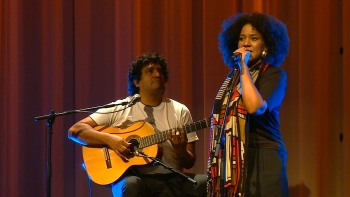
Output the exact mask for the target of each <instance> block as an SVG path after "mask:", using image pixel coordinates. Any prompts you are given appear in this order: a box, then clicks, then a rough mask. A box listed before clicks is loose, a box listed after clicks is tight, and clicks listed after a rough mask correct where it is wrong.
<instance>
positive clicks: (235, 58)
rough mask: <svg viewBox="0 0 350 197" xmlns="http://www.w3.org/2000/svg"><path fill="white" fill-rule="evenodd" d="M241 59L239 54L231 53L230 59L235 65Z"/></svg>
mask: <svg viewBox="0 0 350 197" xmlns="http://www.w3.org/2000/svg"><path fill="white" fill-rule="evenodd" d="M241 58H242V54H241V53H233V55H232V56H231V59H232V60H233V61H234V62H235V63H237V62H239V61H241Z"/></svg>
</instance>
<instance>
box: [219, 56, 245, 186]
mask: <svg viewBox="0 0 350 197" xmlns="http://www.w3.org/2000/svg"><path fill="white" fill-rule="evenodd" d="M234 63H235V66H234V68H233V71H231V72H230V74H229V75H231V76H232V79H231V83H230V84H229V87H228V89H226V90H227V92H228V93H229V96H228V101H227V105H226V109H225V115H224V117H223V125H222V126H221V128H220V130H221V131H220V134H219V138H218V141H217V143H216V147H215V154H214V157H216V158H218V157H219V154H220V150H221V149H222V148H223V147H222V146H223V145H222V144H223V142H224V141H225V140H226V139H225V138H226V136H225V135H223V133H224V131H225V128H226V127H225V123H226V118H227V117H228V115H229V113H230V111H229V103H230V99H231V97H232V94H233V93H234V88H235V87H234V83H235V81H236V73H237V72H238V71H239V70H240V65H239V62H238V61H235V62H234ZM241 75H242V71H241ZM223 151H227V150H226V149H224V150H223ZM223 154H225V153H223ZM220 169H221V172H220V173H221V174H222V175H224V171H225V167H224V162H221V166H220ZM224 183H225V182H224V176H221V183H220V188H221V190H222V191H224V186H225V185H224Z"/></svg>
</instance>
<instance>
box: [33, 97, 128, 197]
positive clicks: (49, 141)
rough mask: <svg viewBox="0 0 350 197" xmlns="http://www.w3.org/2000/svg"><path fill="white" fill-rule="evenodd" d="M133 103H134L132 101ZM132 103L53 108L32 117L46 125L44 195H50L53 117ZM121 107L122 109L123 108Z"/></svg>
mask: <svg viewBox="0 0 350 197" xmlns="http://www.w3.org/2000/svg"><path fill="white" fill-rule="evenodd" d="M132 104H135V103H132ZM132 104H130V102H128V101H125V102H121V103H113V104H107V105H101V106H96V107H90V108H85V109H78V110H69V111H65V112H60V113H55V112H54V111H53V110H51V111H50V114H48V115H43V116H37V117H35V118H34V120H35V121H38V120H44V119H46V125H47V133H48V136H47V153H46V154H47V163H46V196H47V197H50V196H51V177H52V163H51V152H52V151H51V147H52V134H53V132H52V126H53V124H54V122H55V118H56V117H57V116H63V115H68V114H73V113H79V112H88V111H92V110H97V109H100V108H109V107H115V106H117V105H126V107H125V108H124V109H126V108H128V107H130V106H131V105H132ZM124 109H123V110H124Z"/></svg>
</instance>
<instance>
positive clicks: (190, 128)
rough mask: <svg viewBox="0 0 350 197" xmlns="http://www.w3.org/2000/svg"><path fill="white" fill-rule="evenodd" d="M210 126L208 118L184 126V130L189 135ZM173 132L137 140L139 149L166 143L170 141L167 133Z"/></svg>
mask: <svg viewBox="0 0 350 197" xmlns="http://www.w3.org/2000/svg"><path fill="white" fill-rule="evenodd" d="M209 126H210V118H206V119H203V120H200V121H197V122H194V123H191V124H188V125H184V126H183V130H184V131H185V133H186V134H187V133H191V132H194V131H197V130H201V129H205V128H207V127H209ZM171 130H172V129H170V130H166V131H162V132H159V133H156V134H153V135H149V136H146V137H142V138H139V139H137V140H138V142H139V146H138V148H145V147H148V146H151V145H153V144H158V143H161V142H165V141H166V140H168V136H167V133H168V131H171Z"/></svg>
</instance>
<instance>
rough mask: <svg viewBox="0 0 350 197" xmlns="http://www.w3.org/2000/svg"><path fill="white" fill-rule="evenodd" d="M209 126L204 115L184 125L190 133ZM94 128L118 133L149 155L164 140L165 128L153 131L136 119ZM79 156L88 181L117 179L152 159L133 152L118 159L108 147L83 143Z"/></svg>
mask: <svg viewBox="0 0 350 197" xmlns="http://www.w3.org/2000/svg"><path fill="white" fill-rule="evenodd" d="M209 126H210V118H206V119H203V120H200V121H197V122H194V123H191V124H188V125H184V126H183V129H184V131H185V133H186V134H187V133H190V132H193V131H197V130H200V129H204V128H207V127H209ZM94 129H95V130H97V131H100V132H104V133H109V134H111V135H118V136H121V137H123V138H124V139H125V141H127V142H129V143H131V144H132V147H136V149H137V150H139V151H140V152H142V153H145V154H146V155H147V156H149V157H156V155H157V153H158V144H159V143H161V142H165V141H166V140H168V137H167V131H168V130H167V131H162V132H155V130H154V128H153V127H152V125H151V124H150V123H148V122H144V121H137V122H135V123H133V124H132V125H130V126H129V127H127V128H125V129H120V128H117V127H110V126H97V127H95V128H94ZM82 151H83V152H82V153H83V160H84V166H85V169H86V171H87V173H88V175H89V177H90V179H91V180H92V181H94V182H95V183H97V184H100V185H107V184H110V183H112V182H114V181H116V180H118V179H119V178H120V177H121V176H122V175H123V174H124V172H125V171H126V170H127V169H128V168H130V167H131V166H134V165H146V164H149V163H151V162H152V161H153V160H151V159H150V158H147V157H142V156H133V157H132V158H130V159H129V160H128V161H124V160H122V159H121V158H120V157H119V156H118V155H117V154H116V153H115V152H114V151H113V150H111V149H109V148H108V147H102V148H101V147H99V148H95V147H94V148H92V147H86V146H83V148H82Z"/></svg>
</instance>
